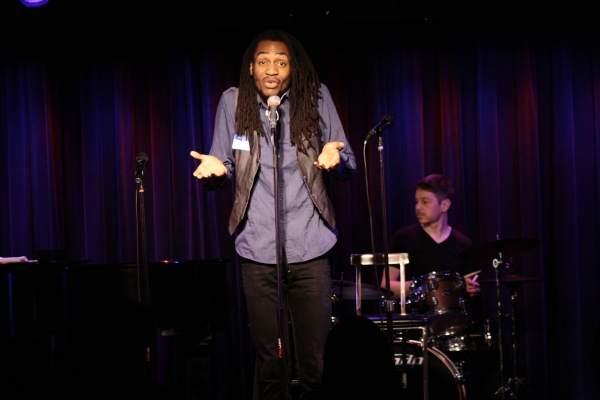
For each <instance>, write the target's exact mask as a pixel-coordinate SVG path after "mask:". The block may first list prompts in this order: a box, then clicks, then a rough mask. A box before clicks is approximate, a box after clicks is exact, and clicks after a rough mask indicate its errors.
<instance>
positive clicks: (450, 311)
mask: <svg viewBox="0 0 600 400" xmlns="http://www.w3.org/2000/svg"><path fill="white" fill-rule="evenodd" d="M465 288H466V283H465V280H464V278H463V277H462V276H461V275H460V274H457V273H454V272H449V271H442V272H436V271H433V272H430V273H429V274H427V275H423V276H421V277H419V278H416V279H414V280H413V282H412V283H411V285H410V294H409V298H408V301H407V307H408V308H409V309H410V310H411V311H412V312H413V313H416V314H425V315H426V316H427V318H428V319H429V331H430V332H431V333H433V334H434V335H454V334H456V333H457V332H460V331H461V330H462V329H464V328H465V327H466V326H467V325H468V324H469V316H468V314H467V310H466V307H465V299H464V298H463V293H464V291H465Z"/></svg>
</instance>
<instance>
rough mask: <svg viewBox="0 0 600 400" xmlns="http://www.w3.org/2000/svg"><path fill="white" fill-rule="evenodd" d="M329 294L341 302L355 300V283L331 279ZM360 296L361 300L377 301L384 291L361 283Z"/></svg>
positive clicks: (383, 294)
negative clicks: (341, 300)
mask: <svg viewBox="0 0 600 400" xmlns="http://www.w3.org/2000/svg"><path fill="white" fill-rule="evenodd" d="M331 293H332V294H334V295H336V296H337V297H338V298H340V299H343V300H355V299H356V282H354V281H346V280H337V279H332V280H331ZM360 295H361V299H362V300H379V299H381V297H382V296H385V289H382V288H380V287H378V286H375V285H371V284H369V283H363V284H362V285H361V293H360Z"/></svg>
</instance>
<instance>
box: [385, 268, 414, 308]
mask: <svg viewBox="0 0 600 400" xmlns="http://www.w3.org/2000/svg"><path fill="white" fill-rule="evenodd" d="M389 270H390V290H391V291H392V292H393V296H392V298H393V299H398V300H399V299H400V268H395V267H392V266H391V265H390V268H389ZM411 283H412V281H405V282H404V287H405V291H404V293H405V295H406V296H408V292H409V288H410V284H411ZM380 286H381V287H382V288H384V289H385V269H384V270H383V277H382V279H381V284H380Z"/></svg>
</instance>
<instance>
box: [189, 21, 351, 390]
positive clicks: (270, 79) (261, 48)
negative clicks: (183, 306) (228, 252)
mask: <svg viewBox="0 0 600 400" xmlns="http://www.w3.org/2000/svg"><path fill="white" fill-rule="evenodd" d="M273 95H277V96H279V97H281V104H280V106H279V109H278V111H279V115H280V118H279V127H278V130H279V135H278V136H279V140H280V142H279V176H278V186H279V194H280V199H279V202H280V203H279V204H280V208H279V210H280V215H279V216H278V218H279V221H280V232H279V235H280V242H281V246H282V249H281V255H282V256H281V262H282V265H283V273H284V276H283V277H282V280H283V289H284V294H285V296H284V298H285V300H286V307H287V310H288V311H287V312H288V313H289V316H290V318H291V321H292V329H293V331H292V332H293V335H294V343H295V358H296V366H297V372H298V380H299V383H300V386H301V387H302V390H303V398H308V397H310V393H311V392H314V390H315V389H316V388H318V387H319V385H320V383H321V373H322V369H323V351H324V345H325V340H326V337H327V334H328V332H329V329H330V325H331V288H330V282H331V279H330V269H329V263H328V261H327V256H326V255H327V252H328V251H329V250H330V249H331V248H332V247H333V245H334V244H335V242H336V240H337V230H336V227H335V217H334V211H333V207H332V204H331V202H330V200H329V198H328V197H327V194H326V190H325V185H324V183H323V179H324V177H323V175H324V174H325V173H329V174H331V175H333V176H334V177H336V178H338V179H348V178H350V177H352V176H353V175H354V173H355V171H356V160H355V158H354V154H353V153H352V150H351V149H350V146H349V145H348V144H347V140H346V136H345V134H344V130H343V128H342V124H341V122H340V119H339V117H338V114H337V111H336V109H335V106H334V104H333V101H332V99H331V95H330V94H329V91H328V89H327V88H326V87H325V86H324V85H322V84H321V83H320V82H319V78H318V77H317V74H316V72H315V69H314V67H313V65H312V62H311V60H310V58H309V57H308V55H307V54H306V52H305V50H304V49H303V47H302V45H301V44H300V43H299V42H298V40H297V39H296V38H294V37H293V36H291V35H290V34H288V33H285V32H281V31H268V32H264V33H262V34H260V35H258V36H257V37H256V38H255V39H254V40H253V41H252V43H251V44H250V46H249V47H248V49H247V50H246V53H245V54H244V58H243V60H242V70H241V73H240V84H239V89H236V88H230V89H229V90H227V91H225V92H224V93H223V95H222V97H221V100H220V102H219V105H218V108H217V116H216V122H215V132H214V138H213V144H212V147H211V150H210V154H209V155H204V154H199V153H197V152H194V151H193V152H191V155H192V157H194V158H196V159H198V160H200V162H201V163H200V165H199V166H198V168H197V169H196V171H195V172H194V176H195V177H197V178H198V179H208V180H209V181H208V183H207V185H208V187H209V189H214V188H221V187H223V186H224V185H225V184H226V183H227V181H228V180H229V179H230V178H231V176H232V173H233V170H234V169H235V171H236V179H235V184H236V188H235V202H234V205H233V211H232V213H231V217H230V220H229V233H230V234H233V233H234V232H236V231H237V232H238V235H237V237H236V239H235V247H236V251H237V253H238V254H239V255H240V256H241V258H242V276H243V280H244V292H245V295H246V303H247V306H248V314H249V319H250V325H251V332H252V339H253V341H254V347H255V348H256V354H257V364H256V374H255V375H256V376H257V378H258V380H259V381H260V383H259V385H256V387H255V397H258V396H260V398H262V399H280V398H281V394H280V390H281V389H280V387H281V385H280V376H279V358H278V341H277V340H278V337H279V335H278V322H277V314H278V308H279V301H278V282H277V268H276V263H277V261H276V254H277V245H276V239H275V237H276V235H275V209H274V201H275V199H274V193H273V191H274V190H273V187H274V166H273V157H272V154H273V147H272V146H273V145H272V142H271V140H272V139H271V135H270V124H269V118H268V116H267V115H266V114H265V112H266V111H267V109H268V106H267V104H266V101H267V99H268V98H269V97H270V96H273Z"/></svg>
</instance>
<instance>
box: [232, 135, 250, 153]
mask: <svg viewBox="0 0 600 400" xmlns="http://www.w3.org/2000/svg"><path fill="white" fill-rule="evenodd" d="M231 148H232V149H233V150H244V151H250V142H249V141H248V136H242V135H238V134H235V136H233V145H232V146H231Z"/></svg>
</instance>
